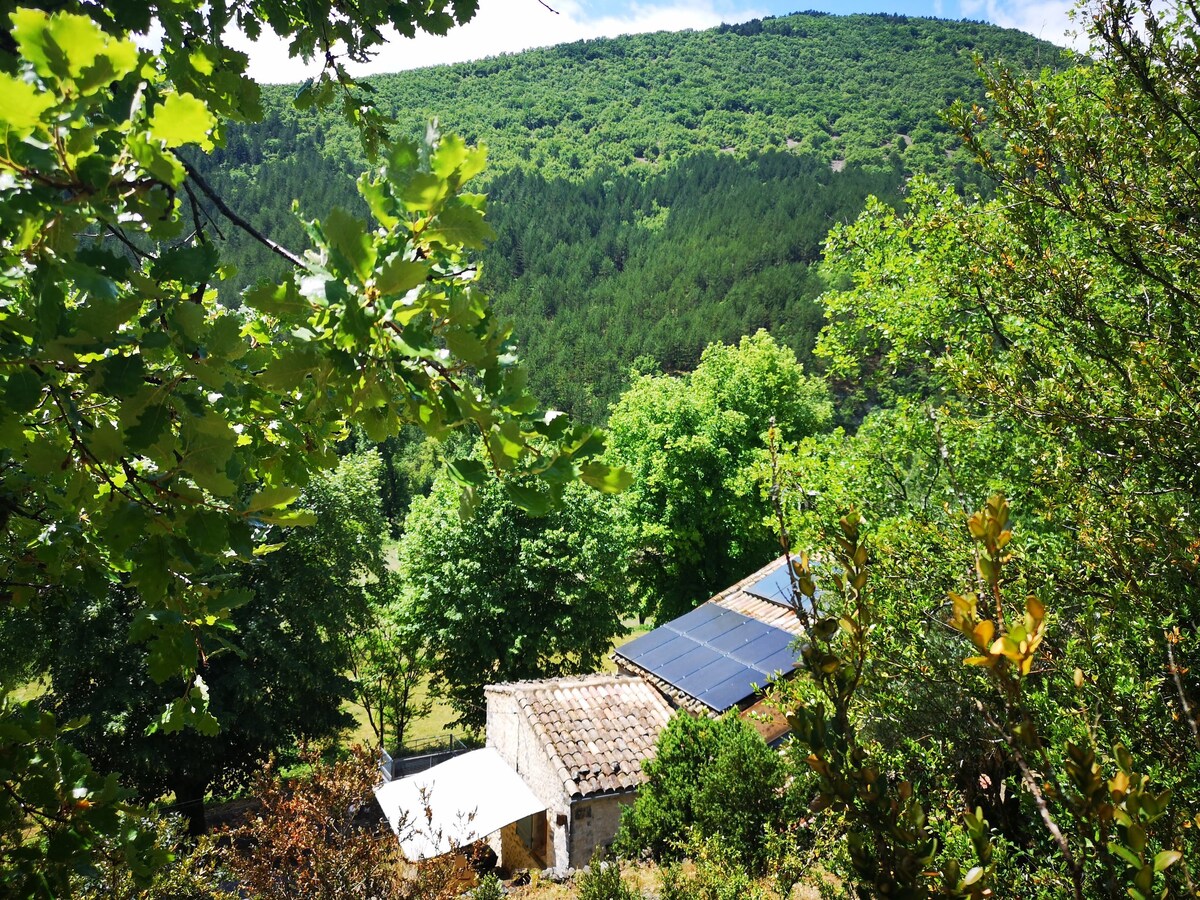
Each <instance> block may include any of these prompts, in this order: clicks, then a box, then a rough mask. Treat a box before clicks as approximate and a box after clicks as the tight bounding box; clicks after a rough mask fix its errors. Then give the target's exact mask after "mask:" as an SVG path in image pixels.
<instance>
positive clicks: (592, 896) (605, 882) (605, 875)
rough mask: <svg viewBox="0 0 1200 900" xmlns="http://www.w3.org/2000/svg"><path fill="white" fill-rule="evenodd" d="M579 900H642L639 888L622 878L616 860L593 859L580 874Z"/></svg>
mask: <svg viewBox="0 0 1200 900" xmlns="http://www.w3.org/2000/svg"><path fill="white" fill-rule="evenodd" d="M578 897H579V900H642V895H641V893H640V892H639V891H638V890H637V888H635V887H633V886H632V885H630V884H628V883H627V882H626V881H625V880H624V879H623V878H621V867H620V866H619V865H618V864H617V863H616V862H602V861H601V860H600V859H599V858H597V859H594V860H593V861H592V864H591V866H590V867H589V868H588V870H587V871H586V872H584V873H583V874H582V875H580V876H579V894H578Z"/></svg>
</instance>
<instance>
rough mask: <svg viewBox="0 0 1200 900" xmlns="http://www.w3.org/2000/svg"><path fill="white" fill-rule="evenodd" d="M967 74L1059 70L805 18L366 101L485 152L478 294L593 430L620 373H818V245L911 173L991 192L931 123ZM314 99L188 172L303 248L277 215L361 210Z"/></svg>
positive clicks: (1040, 60) (408, 81)
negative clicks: (769, 366)
mask: <svg viewBox="0 0 1200 900" xmlns="http://www.w3.org/2000/svg"><path fill="white" fill-rule="evenodd" d="M975 54H979V55H980V56H982V57H986V58H988V59H991V60H1004V61H1006V62H1007V63H1010V64H1012V65H1013V66H1014V67H1016V68H1017V69H1018V70H1020V71H1030V72H1033V71H1037V70H1039V69H1040V68H1042V67H1050V68H1055V67H1061V66H1063V65H1065V64H1066V62H1065V61H1064V59H1063V58H1062V56H1061V51H1059V50H1058V49H1057V48H1055V47H1052V46H1051V45H1049V44H1046V43H1044V42H1040V41H1037V40H1034V39H1032V38H1030V37H1029V36H1028V35H1026V34H1023V33H1022V32H1018V31H1011V30H1002V29H998V28H996V27H994V26H990V25H983V24H978V23H967V22H949V21H939V20H933V19H916V18H913V19H908V18H906V17H903V16H845V17H842V16H828V15H820V14H801V15H792V16H785V17H781V18H769V19H763V20H755V21H753V22H749V23H743V24H740V25H735V26H728V27H724V28H718V29H713V30H711V31H705V32H698V33H684V34H651V35H636V36H630V37H623V38H618V39H605V40H593V41H586V42H580V43H576V44H567V45H563V46H560V47H554V48H550V49H546V50H534V51H529V52H527V53H522V54H519V55H516V56H511V57H500V58H496V59H491V60H485V61H482V62H479V63H464V64H460V65H454V66H443V67H438V68H433V69H423V70H421V71H420V72H415V73H403V74H399V75H391V76H383V77H379V78H376V79H373V80H372V82H371V84H372V87H373V88H374V90H375V94H374V95H373V96H374V98H375V100H376V102H377V103H379V105H380V107H381V108H382V109H383V110H385V111H386V112H387V113H388V114H390V115H392V116H394V117H395V118H396V120H397V127H398V129H399V132H400V133H401V134H408V135H418V134H421V133H423V132H424V129H425V128H426V127H427V125H428V122H429V121H430V120H431V119H437V120H438V122H439V123H440V124H441V126H442V127H443V128H445V129H447V130H448V131H453V132H454V133H457V134H459V135H461V136H462V137H463V138H464V139H466V140H467V141H468V142H478V143H481V144H483V145H485V146H486V147H487V148H488V167H487V169H486V170H485V171H484V172H483V173H481V175H480V176H479V178H478V179H477V184H478V187H479V189H481V190H486V192H487V194H488V204H489V206H488V221H489V222H490V223H491V226H492V228H493V229H494V230H495V232H496V239H495V240H494V241H492V242H491V243H490V244H489V245H488V247H487V249H486V250H485V251H484V252H483V253H482V255H481V259H480V266H481V269H482V273H483V283H484V285H485V286H486V287H487V289H488V292H489V293H490V294H491V295H492V297H493V301H494V303H495V306H496V309H497V311H498V312H499V313H500V314H501V315H502V316H503V317H504V318H505V319H507V320H509V321H510V322H512V323H513V326H514V334H515V337H516V339H517V341H518V343H519V345H520V347H521V352H522V357H523V358H524V359H525V360H526V361H527V362H528V363H529V369H530V373H531V377H532V384H533V388H534V393H535V395H536V396H538V397H539V399H541V400H542V402H544V403H548V404H551V405H554V406H557V407H559V408H562V409H566V410H567V411H569V412H571V413H573V414H575V415H577V416H579V417H580V418H582V419H583V420H584V421H590V422H603V421H604V420H605V418H606V416H607V411H608V406H609V404H611V403H612V402H614V401H615V400H616V399H617V396H618V394H619V393H620V390H621V388H622V386H623V385H624V384H625V383H626V382H627V379H628V373H629V370H630V368H631V367H632V366H633V365H634V363H635V362H636V363H637V364H638V365H639V367H640V368H643V369H646V368H650V369H655V370H666V371H684V370H687V369H690V368H692V367H694V366H695V365H696V363H697V362H698V361H699V358H700V353H701V351H702V350H703V349H704V347H705V346H706V345H707V344H708V343H709V342H711V341H713V340H721V341H734V340H737V338H738V337H740V336H741V335H744V334H752V333H753V332H754V331H756V330H757V329H759V328H768V329H770V330H771V331H772V333H773V334H775V336H776V337H777V338H778V339H780V340H782V341H784V342H785V343H787V344H788V346H790V347H792V348H793V349H795V350H796V351H797V352H798V353H799V354H800V356H801V358H802V359H803V360H804V361H805V362H806V363H811V362H812V357H811V351H812V347H813V344H814V341H815V338H816V333H817V331H818V330H819V328H820V324H821V320H822V319H821V316H822V313H821V309H820V306H819V304H816V303H815V302H814V301H815V300H816V298H817V297H818V296H819V295H820V294H821V293H822V291H824V289H825V287H826V286H827V285H826V281H825V280H824V279H823V277H822V276H821V274H820V273H819V271H818V269H817V267H816V266H814V263H816V262H817V261H818V260H819V259H820V256H821V244H822V242H823V241H824V239H825V235H826V233H827V232H828V231H829V229H830V227H832V226H833V225H835V224H838V223H842V224H844V223H847V222H850V221H852V220H853V219H854V218H855V217H856V216H857V214H858V212H859V211H860V210H861V209H862V206H863V203H864V202H865V200H866V198H867V197H868V196H877V197H881V198H884V199H887V200H888V201H893V202H894V201H897V200H898V199H899V198H900V195H901V190H902V187H903V185H904V183H905V180H906V179H907V178H909V177H911V176H913V175H915V174H936V175H937V176H938V177H939V178H943V179H946V180H949V181H950V182H952V183H954V184H956V185H957V186H959V187H960V188H966V187H967V186H971V187H973V188H976V189H978V188H981V187H983V186H984V184H985V183H984V181H983V180H982V179H981V178H980V173H979V171H978V169H976V168H975V167H974V166H973V165H972V164H971V162H970V158H969V156H968V155H967V154H966V153H965V152H964V151H963V150H962V149H961V141H960V140H959V139H958V137H957V136H956V135H955V134H954V132H953V129H951V128H950V126H949V125H948V124H947V123H946V122H945V121H944V119H943V117H942V116H943V113H944V112H945V110H946V109H947V107H948V106H949V105H950V103H951V102H953V101H954V100H956V99H962V100H971V101H982V100H983V94H982V88H981V84H980V82H979V79H978V76H977V74H976V70H975V61H974V60H975ZM385 58H386V57H385ZM315 90H317V88H313V87H311V86H310V87H308V88H306V89H302V90H301V91H300V94H299V96H300V97H302V98H305V100H304V101H303V103H302V105H305V106H306V109H304V110H296V109H295V108H294V106H293V103H292V100H293V97H295V96H296V95H297V89H296V88H295V87H289V88H272V89H268V90H267V91H266V92H265V102H266V110H267V112H266V117H265V120H264V122H263V124H262V125H259V126H255V127H253V128H235V129H233V130H232V131H231V134H230V136H229V139H228V141H227V144H226V147H225V148H223V149H219V150H216V151H214V152H213V153H212V154H210V155H209V157H208V158H207V159H206V160H205V162H204V166H203V168H204V170H205V172H206V173H207V176H208V178H209V180H210V182H211V183H212V184H213V185H214V186H215V187H217V188H219V189H220V191H221V192H222V193H223V194H228V195H229V196H233V197H236V198H237V199H238V204H239V208H241V209H243V210H245V211H246V213H247V215H248V216H249V218H250V221H252V222H253V223H254V224H255V225H257V226H259V227H260V228H262V229H263V230H264V231H265V232H266V233H269V234H271V235H274V236H276V237H278V238H279V239H281V240H284V242H285V243H288V244H289V245H295V244H296V243H297V242H299V241H300V240H302V231H301V229H300V227H299V224H298V223H297V222H295V221H294V217H293V216H292V213H291V211H290V205H291V201H292V200H298V201H299V204H300V209H301V211H302V213H305V214H308V213H311V212H313V211H316V210H321V209H327V208H329V207H330V206H332V205H338V204H340V205H342V206H345V207H346V208H349V209H355V210H356V211H360V212H361V211H362V210H363V207H362V206H361V201H359V200H358V197H357V193H356V192H355V190H354V186H353V177H355V176H357V173H358V172H359V170H360V169H361V167H362V165H363V162H364V161H363V158H362V151H361V149H357V148H358V141H357V138H356V136H355V133H354V131H353V129H351V128H349V127H348V126H347V124H346V123H345V121H344V120H342V119H341V117H340V116H338V115H337V114H336V113H333V112H325V113H321V112H318V111H316V110H315V109H314V108H312V107H311V106H309V105H308V104H309V103H310V99H309V98H307V93H306V92H312V91H315ZM326 90H328V91H332V90H333V88H332V86H330V87H329V88H327V89H326ZM835 170H836V171H835ZM314 171H321V172H322V173H324V174H323V177H322V178H320V179H313V178H312V177H311V173H312V172H314ZM473 186H475V185H473ZM231 243H232V247H231V250H232V251H233V252H232V254H231V258H232V259H233V260H234V261H235V262H236V263H237V264H238V265H239V266H240V269H241V271H240V272H239V273H238V276H237V278H236V279H235V280H234V281H233V282H232V284H231V285H230V286H229V288H228V290H230V291H232V290H234V289H235V288H236V287H237V286H245V285H248V284H251V283H253V282H254V281H255V280H256V279H258V278H260V277H262V276H263V275H264V274H267V273H276V272H278V271H280V269H279V266H278V259H276V258H274V257H273V256H272V254H270V252H269V251H267V250H266V249H265V248H263V247H262V246H261V244H258V243H256V242H254V241H253V240H251V239H249V238H248V237H247V236H246V235H244V234H234V235H232V236H231Z"/></svg>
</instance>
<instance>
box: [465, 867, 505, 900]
mask: <svg viewBox="0 0 1200 900" xmlns="http://www.w3.org/2000/svg"><path fill="white" fill-rule="evenodd" d="M503 897H504V886H503V884H502V883H501V881H500V878H499V877H498V876H497V875H496V874H495V873H494V872H489V873H488V874H487V875H484V876H483V877H482V878H481V879H479V884H478V885H476V887H475V889H474V890H472V891H471V898H472V900H502V898H503Z"/></svg>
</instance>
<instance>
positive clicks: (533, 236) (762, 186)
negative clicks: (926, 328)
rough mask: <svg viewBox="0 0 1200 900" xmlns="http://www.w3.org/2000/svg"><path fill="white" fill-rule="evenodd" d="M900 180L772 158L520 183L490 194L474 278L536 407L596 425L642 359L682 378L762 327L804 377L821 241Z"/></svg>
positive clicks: (499, 184) (503, 183) (815, 320)
mask: <svg viewBox="0 0 1200 900" xmlns="http://www.w3.org/2000/svg"><path fill="white" fill-rule="evenodd" d="M903 177H904V172H903V169H902V168H901V167H900V166H899V165H896V166H892V167H889V168H886V169H872V168H864V167H860V166H854V167H848V168H846V169H845V170H843V171H841V172H838V173H835V172H833V171H831V170H830V168H829V165H828V163H827V162H826V161H825V160H823V159H819V158H817V157H814V156H810V155H798V154H796V153H795V152H783V151H773V152H769V153H764V154H762V155H759V156H756V157H755V158H753V159H738V158H735V157H733V156H730V155H711V156H695V157H691V158H688V159H686V160H681V161H680V162H678V163H676V164H674V165H673V166H671V167H670V168H669V169H668V170H666V171H663V172H657V171H656V172H653V173H627V174H623V175H617V174H615V173H613V172H610V171H601V172H597V173H596V174H594V175H591V176H589V177H586V178H584V179H582V181H578V182H576V181H567V180H561V179H560V180H553V181H551V180H547V179H546V178H544V177H543V176H542V175H540V174H536V173H535V174H531V173H526V172H524V171H523V170H520V169H517V170H514V171H512V172H508V173H504V174H501V175H499V176H498V177H497V178H496V179H494V180H493V181H492V182H491V183H490V184H489V186H488V192H489V203H490V206H489V210H490V215H491V221H492V223H493V225H494V226H495V228H496V231H497V234H498V239H497V241H496V243H495V244H494V245H493V246H492V248H491V249H490V250H489V251H488V252H487V253H486V254H485V256H484V259H483V265H484V274H483V278H484V281H485V283H486V284H487V285H488V286H489V288H490V289H491V291H492V292H493V296H494V297H495V302H496V309H497V311H498V312H499V313H500V314H501V315H504V316H507V317H509V318H511V320H512V322H513V332H514V334H515V335H517V336H518V337H519V338H520V340H521V342H522V346H523V347H524V348H525V356H526V359H527V360H528V361H529V362H530V363H531V369H532V373H531V376H530V383H531V385H532V386H533V388H534V390H535V391H536V392H537V393H538V395H539V396H541V397H544V398H547V399H548V400H550V399H552V400H553V402H555V403H558V404H562V405H563V408H565V409H568V410H570V411H571V412H572V413H573V414H575V415H578V416H580V417H581V418H583V419H584V420H585V421H596V422H600V421H603V420H604V419H605V417H606V416H607V413H608V409H607V408H608V405H609V403H611V402H612V401H614V400H615V399H616V398H617V396H618V393H619V391H620V390H621V389H622V388H624V387H625V386H626V382H627V373H628V370H629V367H630V365H631V364H632V363H633V361H634V360H635V359H637V358H638V357H639V356H643V357H646V358H648V359H651V360H653V361H654V365H653V366H650V367H647V366H645V365H643V367H642V368H641V370H640V371H642V372H650V371H660V370H661V371H664V372H672V373H673V372H679V371H686V370H690V369H692V368H695V366H696V364H697V363H698V362H699V359H700V354H701V352H702V351H703V349H704V348H705V347H707V346H708V345H709V344H711V343H713V342H716V341H721V342H726V343H736V342H737V341H738V339H739V338H740V337H741V336H742V335H747V334H753V333H755V332H756V331H758V330H759V329H767V330H769V331H770V332H771V335H772V337H774V338H775V340H776V341H778V342H779V343H781V344H786V345H787V346H789V347H791V348H793V349H794V350H795V351H796V352H797V353H798V355H799V356H800V359H801V360H802V361H803V362H804V364H805V365H806V367H808V366H809V364H810V362H811V348H812V346H813V344H814V341H815V336H816V333H817V331H818V330H819V328H820V326H821V324H822V322H823V318H822V311H821V307H820V305H819V304H817V303H816V302H815V299H816V297H817V296H818V295H819V294H820V293H821V292H822V291H824V290H825V288H826V283H825V281H824V280H823V279H822V278H821V277H819V275H818V266H817V265H816V263H817V261H818V260H819V259H820V255H821V242H822V240H823V239H824V236H825V233H826V231H827V230H828V229H829V227H830V224H831V223H832V222H846V221H849V220H851V219H852V218H853V217H854V216H856V215H857V214H858V212H859V210H860V209H861V208H862V204H863V202H864V200H865V198H866V197H867V196H868V195H870V194H875V195H879V196H883V197H886V198H889V199H891V200H895V201H899V199H900V190H901V187H902V184H903Z"/></svg>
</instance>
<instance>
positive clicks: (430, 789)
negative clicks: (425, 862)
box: [375, 747, 546, 861]
mask: <svg viewBox="0 0 1200 900" xmlns="http://www.w3.org/2000/svg"><path fill="white" fill-rule="evenodd" d="M375 798H376V799H377V800H378V801H379V805H380V807H382V809H383V814H384V815H385V816H387V820H388V824H390V825H391V826H392V831H394V832H396V836H397V837H398V838H399V839H400V848H401V849H402V850H403V851H404V855H405V856H406V857H407V858H408V859H410V860H414V861H415V860H418V859H429V858H431V857H434V856H441V855H442V854H443V853H449V852H450V851H451V850H454V849H455V848H456V847H461V846H464V845H465V844H469V843H471V842H472V841H477V840H479V839H480V838H484V837H487V836H488V835H489V834H491V833H492V832H494V831H499V830H500V829H501V828H503V827H504V826H505V825H510V824H512V823H513V822H515V821H517V820H518V819H523V818H525V817H526V816H532V815H533V814H534V813H539V812H542V811H543V810H545V809H546V804H544V803H542V802H541V801H540V800H538V798H537V797H535V796H534V795H533V791H531V790H529V787H528V786H527V785H526V784H525V782H523V781H522V780H521V776H520V775H518V774H517V773H516V772H514V771H513V770H512V769H511V768H510V767H509V765H508V763H506V762H505V761H504V760H503V759H502V758H501V756H500V754H499V753H497V752H496V750H495V748H493V747H484V748H483V749H482V750H472V751H471V752H470V753H464V754H463V755H462V756H456V757H454V758H453V759H448V760H446V762H444V763H441V764H440V765H436V766H434V767H433V768H432V769H429V770H428V771H425V772H418V773H417V774H416V775H409V776H408V777H407V778H401V779H398V780H396V781H389V782H388V783H387V784H384V785H381V786H380V787H378V788H376V789H375Z"/></svg>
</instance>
